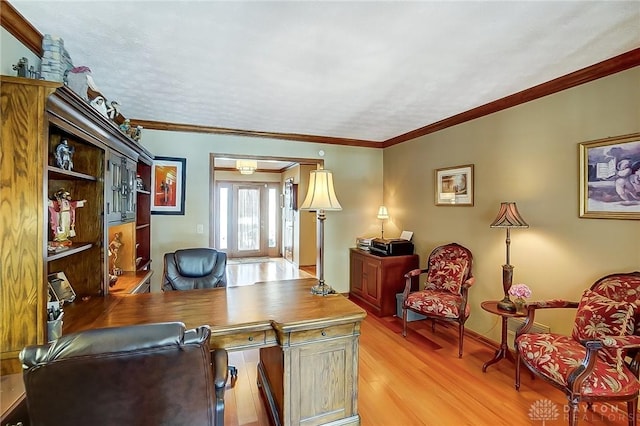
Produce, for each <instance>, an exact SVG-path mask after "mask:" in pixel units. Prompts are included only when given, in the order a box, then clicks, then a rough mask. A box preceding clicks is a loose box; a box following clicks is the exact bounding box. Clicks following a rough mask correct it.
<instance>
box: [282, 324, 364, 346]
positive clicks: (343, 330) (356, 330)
mask: <svg viewBox="0 0 640 426" xmlns="http://www.w3.org/2000/svg"><path fill="white" fill-rule="evenodd" d="M356 335H360V324H359V323H357V324H354V323H351V324H342V325H335V326H331V327H325V328H317V329H314V330H302V331H291V332H285V333H283V336H282V346H293V345H302V344H305V343H314V342H318V341H322V340H331V339H336V338H340V337H351V336H356Z"/></svg>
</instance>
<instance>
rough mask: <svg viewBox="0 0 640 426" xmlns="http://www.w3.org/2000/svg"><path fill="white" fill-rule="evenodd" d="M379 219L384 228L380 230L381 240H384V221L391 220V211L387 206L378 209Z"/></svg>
mask: <svg viewBox="0 0 640 426" xmlns="http://www.w3.org/2000/svg"><path fill="white" fill-rule="evenodd" d="M378 219H380V223H381V226H382V229H381V230H380V238H384V221H385V220H386V219H389V211H388V210H387V208H386V207H385V206H380V207H379V208H378Z"/></svg>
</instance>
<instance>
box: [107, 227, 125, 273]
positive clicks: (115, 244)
mask: <svg viewBox="0 0 640 426" xmlns="http://www.w3.org/2000/svg"><path fill="white" fill-rule="evenodd" d="M123 245H124V243H123V242H122V232H116V233H115V235H114V236H113V240H111V242H110V243H109V256H110V257H111V264H112V265H113V266H112V268H111V273H112V274H113V275H116V276H117V275H122V268H120V267H119V266H118V264H119V263H120V262H119V261H118V252H119V251H120V248H121V247H122V246H123Z"/></svg>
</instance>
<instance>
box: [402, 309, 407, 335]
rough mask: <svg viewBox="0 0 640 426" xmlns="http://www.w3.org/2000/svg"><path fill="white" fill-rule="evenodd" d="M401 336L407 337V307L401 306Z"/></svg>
mask: <svg viewBox="0 0 640 426" xmlns="http://www.w3.org/2000/svg"><path fill="white" fill-rule="evenodd" d="M402 336H403V337H407V308H402Z"/></svg>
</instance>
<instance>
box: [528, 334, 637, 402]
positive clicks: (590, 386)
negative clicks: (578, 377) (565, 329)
mask: <svg viewBox="0 0 640 426" xmlns="http://www.w3.org/2000/svg"><path fill="white" fill-rule="evenodd" d="M517 344H518V349H519V351H520V354H521V355H522V356H523V357H524V358H526V362H527V363H528V364H529V365H530V366H531V367H533V368H534V369H535V371H537V372H538V373H539V374H542V375H543V376H546V377H547V378H548V379H549V380H551V381H553V382H556V383H562V385H564V386H567V385H568V377H569V374H570V373H572V372H573V371H574V370H575V368H576V367H577V366H579V365H580V363H581V362H582V360H583V359H584V357H585V355H586V352H587V350H586V348H585V347H584V346H582V345H581V344H580V343H579V342H577V341H575V340H574V339H573V338H572V337H570V336H563V335H560V334H555V333H539V334H537V333H528V334H523V335H521V336H520V337H518V338H517ZM600 352H602V351H600ZM639 390H640V383H639V382H638V379H637V378H636V377H635V376H634V375H633V373H632V372H631V371H630V370H629V369H628V368H627V367H626V366H624V365H618V366H616V365H614V364H610V363H608V362H607V361H605V360H603V359H601V358H599V357H598V358H597V359H596V362H595V368H594V370H593V372H592V374H590V375H589V376H588V377H587V378H586V379H585V381H584V382H583V383H582V394H583V395H584V396H590V397H614V398H615V397H616V396H617V395H620V394H623V395H630V394H633V393H635V392H638V391H639Z"/></svg>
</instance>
